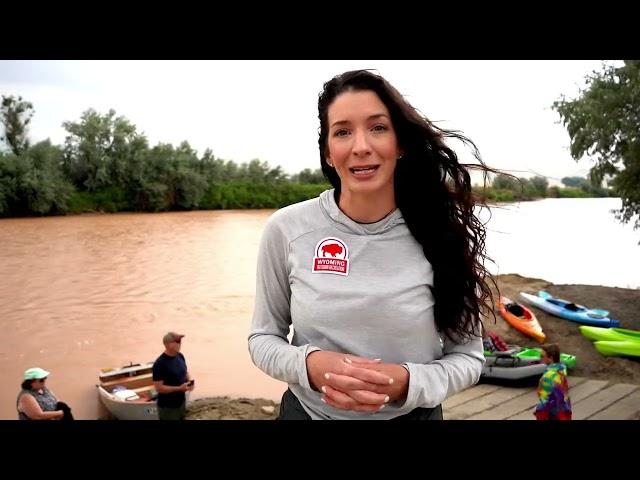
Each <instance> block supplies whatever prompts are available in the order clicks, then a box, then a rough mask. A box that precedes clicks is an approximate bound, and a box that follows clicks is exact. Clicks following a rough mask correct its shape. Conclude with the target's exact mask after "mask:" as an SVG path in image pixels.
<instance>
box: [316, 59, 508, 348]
mask: <svg viewBox="0 0 640 480" xmlns="http://www.w3.org/2000/svg"><path fill="white" fill-rule="evenodd" d="M362 90H369V91H373V92H374V93H375V94H376V95H378V97H379V98H380V100H381V101H382V102H383V103H384V104H385V106H386V107H387V109H388V110H389V114H390V115H391V122H392V123H393V127H394V130H395V132H396V136H397V139H398V145H399V147H400V150H401V151H402V152H403V154H402V157H401V158H399V159H398V162H397V164H396V170H395V177H394V187H395V201H396V206H397V207H398V208H399V209H400V211H401V213H402V216H403V217H404V220H405V222H406V224H407V227H408V228H409V231H410V232H411V234H412V235H413V236H414V237H415V239H416V240H417V241H418V242H419V243H420V245H422V249H423V251H424V255H425V257H426V258H427V260H428V261H429V263H431V266H432V268H433V272H434V282H433V283H434V285H433V287H432V288H431V291H432V293H433V296H434V299H435V306H434V315H435V322H436V326H437V328H438V330H440V331H441V332H443V333H444V334H445V335H446V336H448V337H449V338H450V339H453V340H455V339H458V340H459V339H463V340H464V339H469V338H471V337H472V336H480V335H482V334H483V323H482V316H483V315H491V316H493V318H494V320H495V313H494V310H493V295H492V291H491V289H490V288H489V283H491V284H493V286H494V287H495V288H496V290H497V284H496V282H495V279H494V278H493V277H492V275H491V274H490V273H489V271H488V270H487V269H486V268H485V266H484V260H486V259H488V257H487V255H486V249H485V237H486V232H485V228H484V225H483V224H482V223H481V221H480V220H479V219H478V217H477V216H476V215H475V213H474V206H475V205H477V204H479V203H480V201H479V199H478V198H477V197H476V196H475V195H474V193H473V192H472V189H471V177H470V175H469V170H470V169H477V170H481V171H482V172H483V173H484V179H485V184H486V179H487V173H488V172H494V173H497V171H496V170H494V169H492V168H489V167H487V166H486V165H485V163H484V162H483V161H482V159H481V158H480V153H479V152H478V149H477V148H476V146H475V144H474V143H473V142H472V141H471V140H469V139H468V138H466V137H465V136H463V135H462V134H460V133H459V132H457V131H453V130H445V129H442V128H439V127H437V126H436V125H434V124H433V123H432V122H431V121H430V120H428V119H427V118H426V117H424V116H423V115H422V114H420V113H419V112H418V111H417V110H416V109H415V108H414V107H412V106H411V105H410V104H409V103H408V102H407V101H406V100H405V99H404V97H403V96H402V95H401V94H400V93H399V92H398V91H397V90H396V89H395V88H394V87H393V86H392V85H391V84H390V83H389V82H387V81H386V80H385V79H384V78H382V77H381V76H379V75H376V74H374V73H372V72H370V71H367V70H355V71H351V72H346V73H343V74H340V75H337V76H336V77H334V78H332V79H331V80H329V81H328V82H326V83H325V84H324V89H323V91H322V92H321V93H320V96H319V99H318V117H319V118H320V136H319V138H318V146H319V147H320V166H321V168H322V171H323V173H324V175H325V176H326V177H327V179H328V180H329V182H330V183H331V185H333V187H334V188H335V189H336V193H337V195H339V194H340V177H339V176H338V174H337V173H336V171H335V170H334V169H333V168H331V167H330V166H329V165H328V164H327V161H326V157H327V153H328V144H327V136H328V132H329V121H328V110H329V106H330V105H331V104H332V103H333V101H334V100H335V99H336V97H337V96H338V95H340V94H341V93H343V92H346V91H362ZM447 138H454V139H457V140H460V141H462V142H463V143H464V144H466V145H468V146H470V147H471V148H472V151H473V154H474V156H475V157H476V159H477V160H478V162H479V163H478V164H477V165H476V164H461V163H460V162H459V161H458V157H457V156H456V154H455V152H454V151H453V150H452V149H451V148H449V147H448V146H447V145H446V144H445V139H447ZM482 205H484V204H482ZM456 337H457V338H456Z"/></svg>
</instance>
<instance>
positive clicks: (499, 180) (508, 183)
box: [491, 173, 522, 192]
mask: <svg viewBox="0 0 640 480" xmlns="http://www.w3.org/2000/svg"><path fill="white" fill-rule="evenodd" d="M491 186H492V187H493V188H496V189H498V190H511V191H512V192H516V191H518V190H522V185H520V183H519V181H518V179H517V178H515V177H513V176H511V175H505V174H503V173H501V174H499V175H497V176H496V178H494V179H493V183H492V184H491Z"/></svg>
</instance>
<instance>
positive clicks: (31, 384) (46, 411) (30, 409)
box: [16, 367, 71, 420]
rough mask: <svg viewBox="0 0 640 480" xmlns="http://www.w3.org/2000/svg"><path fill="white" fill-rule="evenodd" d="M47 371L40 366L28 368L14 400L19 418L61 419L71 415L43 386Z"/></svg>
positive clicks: (68, 409)
mask: <svg viewBox="0 0 640 480" xmlns="http://www.w3.org/2000/svg"><path fill="white" fill-rule="evenodd" d="M48 376H49V372H47V371H46V370H43V369H42V368H38V367H35V368H29V369H28V370H26V371H25V372H24V381H23V382H22V385H21V390H20V392H19V393H18V398H17V400H16V408H17V410H18V418H19V419H20V420H61V419H62V418H63V417H65V415H66V416H67V417H70V416H71V409H70V408H69V407H68V406H67V405H66V404H64V403H63V402H58V400H57V398H56V397H55V395H54V394H53V392H51V390H49V389H48V388H47V387H46V386H45V382H46V380H47V377H48Z"/></svg>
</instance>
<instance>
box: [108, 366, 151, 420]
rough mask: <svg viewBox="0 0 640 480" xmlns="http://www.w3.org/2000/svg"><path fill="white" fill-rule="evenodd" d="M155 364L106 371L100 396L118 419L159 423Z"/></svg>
mask: <svg viewBox="0 0 640 480" xmlns="http://www.w3.org/2000/svg"><path fill="white" fill-rule="evenodd" d="M152 367H153V362H148V363H143V364H137V365H133V364H131V365H127V366H124V367H120V368H107V369H102V371H101V372H100V375H99V380H100V383H98V384H97V385H96V387H98V396H99V397H100V400H101V401H102V404H103V405H104V406H105V408H106V409H107V410H108V411H109V413H111V415H113V416H114V417H115V418H117V419H118V420H158V406H157V403H156V400H155V399H154V397H155V396H156V391H155V388H154V387H153V378H152V372H151V370H152Z"/></svg>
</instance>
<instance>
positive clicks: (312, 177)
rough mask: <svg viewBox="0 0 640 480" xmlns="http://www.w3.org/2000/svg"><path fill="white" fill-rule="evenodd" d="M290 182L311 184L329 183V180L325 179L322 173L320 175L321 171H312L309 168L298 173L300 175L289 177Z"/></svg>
mask: <svg viewBox="0 0 640 480" xmlns="http://www.w3.org/2000/svg"><path fill="white" fill-rule="evenodd" d="M291 181H292V182H297V183H313V184H318V183H329V180H327V179H326V178H325V176H324V173H322V170H321V169H319V168H318V169H316V170H313V171H312V170H311V169H310V168H305V169H304V170H302V171H300V173H298V174H296V175H293V176H292V177H291Z"/></svg>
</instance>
